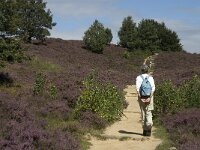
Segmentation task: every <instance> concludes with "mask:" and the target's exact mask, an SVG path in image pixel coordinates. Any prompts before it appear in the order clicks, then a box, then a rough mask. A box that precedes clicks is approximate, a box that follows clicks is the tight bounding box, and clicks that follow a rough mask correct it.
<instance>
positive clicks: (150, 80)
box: [136, 73, 155, 92]
mask: <svg viewBox="0 0 200 150" xmlns="http://www.w3.org/2000/svg"><path fill="white" fill-rule="evenodd" d="M142 76H143V77H144V78H146V77H148V76H149V78H148V80H149V82H150V84H151V87H152V92H154V91H155V83H154V79H153V77H152V76H150V75H148V74H146V73H145V74H142ZM142 81H143V79H142V77H141V75H139V76H137V78H136V90H137V92H139V91H140V86H141V84H142Z"/></svg>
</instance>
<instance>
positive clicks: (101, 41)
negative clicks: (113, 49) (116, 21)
mask: <svg viewBox="0 0 200 150" xmlns="http://www.w3.org/2000/svg"><path fill="white" fill-rule="evenodd" d="M107 40H108V39H107V34H106V32H105V29H104V26H103V24H101V23H100V22H99V21H98V20H95V21H94V23H93V25H91V27H90V28H89V29H88V30H87V31H86V32H85V35H84V37H83V41H84V43H85V46H86V48H87V49H89V50H91V51H92V52H95V53H103V49H104V47H105V46H106V44H107V42H108V41H107Z"/></svg>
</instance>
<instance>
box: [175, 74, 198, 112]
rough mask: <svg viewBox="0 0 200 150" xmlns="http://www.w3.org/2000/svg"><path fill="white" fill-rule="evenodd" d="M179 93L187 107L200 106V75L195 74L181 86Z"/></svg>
mask: <svg viewBox="0 0 200 150" xmlns="http://www.w3.org/2000/svg"><path fill="white" fill-rule="evenodd" d="M179 93H180V96H181V98H182V101H183V103H184V106H185V107H186V108H193V107H197V108H200V77H198V76H197V75H195V76H194V77H193V78H192V79H191V80H188V81H186V82H185V83H184V84H183V85H182V86H181V87H180V88H179Z"/></svg>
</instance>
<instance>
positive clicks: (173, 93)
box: [154, 81, 181, 116]
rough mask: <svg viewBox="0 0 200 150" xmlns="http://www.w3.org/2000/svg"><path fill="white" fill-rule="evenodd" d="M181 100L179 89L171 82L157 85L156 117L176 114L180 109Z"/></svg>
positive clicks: (155, 97)
mask: <svg viewBox="0 0 200 150" xmlns="http://www.w3.org/2000/svg"><path fill="white" fill-rule="evenodd" d="M180 103H181V102H180V98H179V93H178V89H177V87H175V86H174V85H173V84H172V82H171V81H164V82H163V83H162V84H160V85H157V87H156V92H155V96H154V107H155V109H154V115H155V116H158V115H161V114H168V113H174V112H176V111H177V110H178V109H179V108H180Z"/></svg>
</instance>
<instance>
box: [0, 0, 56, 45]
mask: <svg viewBox="0 0 200 150" xmlns="http://www.w3.org/2000/svg"><path fill="white" fill-rule="evenodd" d="M55 25H56V24H55V23H54V22H52V14H51V11H50V10H49V9H46V2H43V0H1V1H0V33H1V37H3V38H4V37H6V36H18V37H20V38H22V39H23V40H25V41H28V42H30V41H31V38H35V39H38V40H42V41H43V40H44V38H45V37H46V36H49V35H50V33H49V29H52V27H53V26H55Z"/></svg>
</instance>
